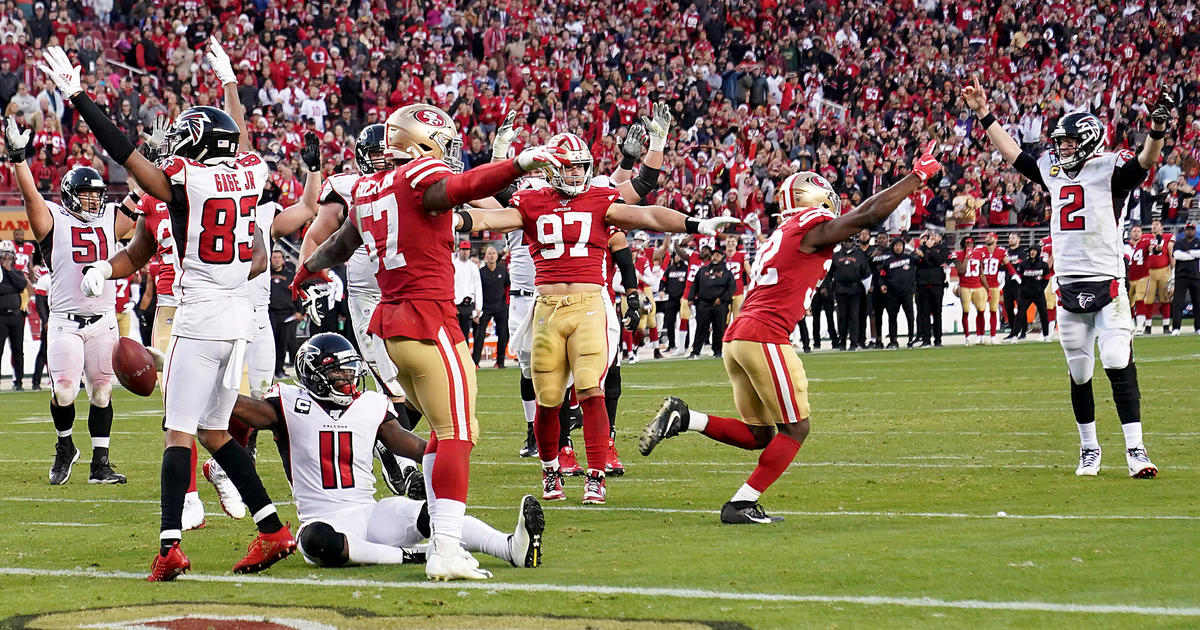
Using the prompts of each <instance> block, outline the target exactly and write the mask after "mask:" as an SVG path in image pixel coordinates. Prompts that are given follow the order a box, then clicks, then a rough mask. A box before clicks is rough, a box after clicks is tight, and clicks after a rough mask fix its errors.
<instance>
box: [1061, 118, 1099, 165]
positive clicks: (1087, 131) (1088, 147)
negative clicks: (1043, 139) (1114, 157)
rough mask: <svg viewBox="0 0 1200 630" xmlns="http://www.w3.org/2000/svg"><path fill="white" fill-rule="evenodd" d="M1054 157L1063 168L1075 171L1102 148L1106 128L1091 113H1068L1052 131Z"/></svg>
mask: <svg viewBox="0 0 1200 630" xmlns="http://www.w3.org/2000/svg"><path fill="white" fill-rule="evenodd" d="M1050 141H1051V142H1052V143H1053V145H1054V150H1053V152H1054V158H1055V159H1056V160H1057V161H1058V166H1059V167H1060V168H1062V169H1065V170H1068V171H1073V170H1075V169H1078V168H1080V167H1082V166H1083V163H1084V162H1086V161H1088V160H1089V159H1091V158H1092V157H1093V156H1094V155H1096V152H1097V151H1099V150H1100V145H1101V143H1102V142H1103V141H1104V129H1103V127H1102V125H1101V124H1100V119H1099V118H1096V117H1095V116H1093V115H1091V114H1085V113H1075V114H1067V115H1066V116H1063V117H1062V120H1060V121H1059V122H1058V124H1057V125H1056V126H1055V127H1054V131H1052V132H1051V133H1050Z"/></svg>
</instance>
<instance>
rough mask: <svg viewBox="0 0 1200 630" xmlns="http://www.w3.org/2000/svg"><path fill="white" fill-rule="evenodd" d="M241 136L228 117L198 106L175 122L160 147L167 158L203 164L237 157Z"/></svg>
mask: <svg viewBox="0 0 1200 630" xmlns="http://www.w3.org/2000/svg"><path fill="white" fill-rule="evenodd" d="M241 135H242V131H241V129H238V126H237V123H236V122H234V120H233V117H232V116H230V115H229V114H226V113H225V112H223V111H221V110H219V109H217V108H216V107H209V106H207V105H201V106H199V107H191V108H189V109H186V110H184V112H183V113H182V114H180V115H179V118H176V119H175V122H174V123H172V124H171V128H170V129H168V130H167V136H166V138H164V139H163V144H164V145H165V146H166V147H167V149H166V153H167V154H170V155H178V156H180V157H185V158H188V159H192V160H196V161H197V162H203V161H205V160H211V159H213V158H227V157H233V156H235V155H237V152H238V144H239V142H241Z"/></svg>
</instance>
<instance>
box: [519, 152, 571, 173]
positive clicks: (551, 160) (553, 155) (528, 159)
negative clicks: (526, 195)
mask: <svg viewBox="0 0 1200 630" xmlns="http://www.w3.org/2000/svg"><path fill="white" fill-rule="evenodd" d="M568 164H570V160H568V159H567V154H566V152H564V151H560V150H559V149H554V148H550V147H533V148H532V149H525V150H524V151H522V152H521V154H520V155H518V156H517V168H519V169H521V170H522V171H525V172H526V173H528V172H530V171H536V170H538V169H543V168H560V167H563V166H566V165H568Z"/></svg>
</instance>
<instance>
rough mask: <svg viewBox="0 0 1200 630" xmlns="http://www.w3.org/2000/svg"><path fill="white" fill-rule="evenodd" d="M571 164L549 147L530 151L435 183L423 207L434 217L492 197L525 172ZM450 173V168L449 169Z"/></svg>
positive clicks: (562, 153) (564, 155)
mask: <svg viewBox="0 0 1200 630" xmlns="http://www.w3.org/2000/svg"><path fill="white" fill-rule="evenodd" d="M566 165H567V158H566V154H565V153H564V152H561V151H559V150H557V149H551V148H549V147H534V148H532V149H526V150H524V151H522V152H521V154H520V155H518V156H517V157H515V158H513V159H511V160H504V161H501V162H491V163H490V164H484V165H482V166H477V167H475V168H473V169H471V170H469V171H467V172H465V173H455V174H451V175H449V176H448V177H443V178H442V179H440V180H438V181H436V182H434V183H433V184H432V185H430V186H429V188H428V189H426V190H425V194H424V195H422V201H421V203H422V205H423V206H424V208H425V211H426V212H428V213H430V214H441V213H443V212H446V211H447V210H450V209H451V208H454V207H456V206H460V205H462V204H465V203H467V202H469V201H471V200H472V199H482V198H484V197H491V196H493V195H495V194H496V193H499V192H500V191H502V190H504V189H505V188H507V187H508V186H509V184H511V183H513V182H515V181H517V178H519V177H521V176H522V175H524V174H525V173H528V172H530V171H536V170H540V169H544V168H558V167H562V166H566ZM446 170H447V171H448V170H449V167H446Z"/></svg>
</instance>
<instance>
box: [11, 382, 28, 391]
mask: <svg viewBox="0 0 1200 630" xmlns="http://www.w3.org/2000/svg"><path fill="white" fill-rule="evenodd" d="M12 390H13V391H14V392H23V391H25V388H24V387H21V384H20V383H13V388H12Z"/></svg>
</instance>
